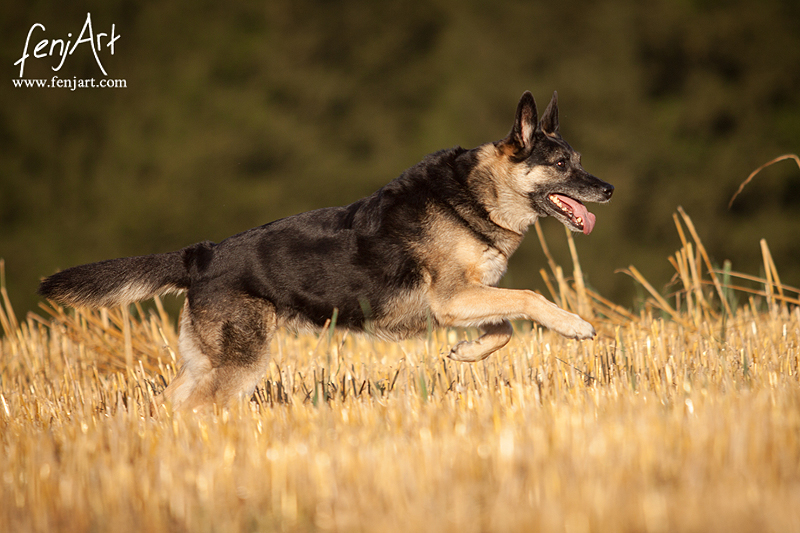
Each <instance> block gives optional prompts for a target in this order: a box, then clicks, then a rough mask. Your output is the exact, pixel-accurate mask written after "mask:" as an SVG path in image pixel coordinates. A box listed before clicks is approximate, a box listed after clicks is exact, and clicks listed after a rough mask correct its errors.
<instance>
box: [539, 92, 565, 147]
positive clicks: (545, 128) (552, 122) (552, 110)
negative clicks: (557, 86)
mask: <svg viewBox="0 0 800 533" xmlns="http://www.w3.org/2000/svg"><path fill="white" fill-rule="evenodd" d="M539 129H540V130H542V132H543V133H544V134H545V135H551V136H558V135H560V133H559V132H558V93H557V92H556V91H553V98H551V99H550V103H549V104H547V107H546V108H545V110H544V113H542V121H541V122H540V123H539Z"/></svg>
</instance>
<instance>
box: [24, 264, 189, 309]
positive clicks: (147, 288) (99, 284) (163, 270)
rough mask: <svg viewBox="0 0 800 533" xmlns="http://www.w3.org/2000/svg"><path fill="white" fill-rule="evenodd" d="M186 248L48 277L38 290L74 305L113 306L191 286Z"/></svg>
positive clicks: (90, 266)
mask: <svg viewBox="0 0 800 533" xmlns="http://www.w3.org/2000/svg"><path fill="white" fill-rule="evenodd" d="M189 284H190V276H189V272H188V270H187V268H186V253H185V250H179V251H177V252H169V253H165V254H155V255H144V256H138V257H123V258H121V259H109V260H107V261H100V262H99V263H90V264H88V265H80V266H76V267H72V268H68V269H66V270H62V271H61V272H58V273H56V274H53V275H52V276H50V277H48V278H45V279H44V280H43V281H42V283H41V285H39V290H38V293H39V294H40V295H41V296H44V297H45V298H48V299H50V300H55V301H57V302H60V303H63V304H65V305H70V306H73V307H91V308H97V307H114V306H117V305H126V304H130V303H133V302H138V301H140V300H146V299H148V298H152V297H153V296H157V295H160V294H166V293H169V292H173V293H174V292H181V291H184V290H186V289H188V288H189Z"/></svg>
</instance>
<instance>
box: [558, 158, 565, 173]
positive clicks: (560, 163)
mask: <svg viewBox="0 0 800 533" xmlns="http://www.w3.org/2000/svg"><path fill="white" fill-rule="evenodd" d="M556 166H557V167H558V169H559V170H564V169H565V168H567V160H566V159H559V160H558V162H557V163H556Z"/></svg>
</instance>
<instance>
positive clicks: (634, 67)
mask: <svg viewBox="0 0 800 533" xmlns="http://www.w3.org/2000/svg"><path fill="white" fill-rule="evenodd" d="M87 12H91V14H92V20H93V25H94V30H95V32H99V31H102V32H110V29H111V24H115V29H116V33H117V35H119V36H120V38H119V40H118V41H117V42H116V48H115V54H114V55H113V56H110V55H109V54H108V52H107V51H105V50H104V51H101V60H102V62H103V65H104V67H105V68H106V70H107V71H108V74H109V77H110V78H121V79H125V80H126V83H127V88H126V89H115V90H109V89H91V90H77V91H68V90H58V89H33V88H31V89H20V88H14V87H13V85H12V82H11V80H12V79H14V78H17V77H18V76H19V67H18V66H14V62H15V61H17V60H18V59H19V58H20V56H21V54H22V49H23V46H24V44H25V39H26V36H27V34H28V30H29V29H30V27H31V25H33V24H34V23H41V24H44V25H45V27H46V31H45V32H36V33H34V37H33V39H32V42H31V45H30V48H29V52H30V51H32V49H33V45H34V44H35V42H37V41H38V40H39V39H41V38H49V39H53V38H64V37H65V36H66V34H67V32H73V35H77V33H78V32H79V31H80V29H81V27H82V25H83V23H84V21H85V19H86V13H87ZM0 14H1V15H0V25H1V27H2V32H1V33H0V35H2V36H1V37H0V39H2V60H1V61H0V62H1V63H2V65H3V72H4V73H5V75H4V76H5V81H4V82H3V83H2V84H0V86H1V87H2V89H0V97H2V108H0V114H2V117H1V118H0V257H3V258H5V260H6V270H7V279H8V288H9V292H10V294H11V299H12V302H13V303H14V305H15V307H16V308H17V313H18V314H20V315H22V314H23V313H24V312H25V311H27V310H28V309H33V308H35V306H36V303H37V301H38V299H37V297H36V295H35V294H34V292H35V290H36V285H37V282H38V280H39V278H40V277H42V276H45V275H48V274H51V273H53V272H54V271H56V270H57V269H60V268H66V267H68V266H71V265H75V264H79V263H85V262H90V261H97V260H101V259H106V258H111V257H117V256H124V255H140V254H148V253H154V252H162V251H168V250H174V249H178V248H181V247H183V246H185V245H188V244H191V243H193V242H196V241H200V240H204V239H211V240H214V241H219V240H221V239H223V238H225V237H227V236H229V235H231V234H234V233H237V232H239V231H242V230H245V229H248V228H250V227H253V226H257V225H260V224H263V223H266V222H268V221H271V220H273V219H276V218H279V217H283V216H287V215H291V214H293V213H297V212H300V211H305V210H309V209H313V208H317V207H322V206H327V205H341V204H346V203H350V202H352V201H353V200H355V199H357V198H359V197H361V196H364V195H367V194H369V193H371V192H372V191H374V190H376V189H377V188H379V187H380V186H382V185H383V184H385V183H387V182H388V181H390V180H391V179H393V178H394V177H396V176H397V175H399V174H400V172H402V171H403V170H404V169H405V168H407V167H408V166H410V165H412V164H414V163H415V162H417V161H418V160H420V159H421V158H422V157H423V156H424V155H425V154H427V153H430V152H432V151H435V150H438V149H440V148H445V147H450V146H454V145H461V146H464V147H474V146H476V145H478V144H480V143H483V142H487V141H492V140H496V139H499V138H501V137H503V136H505V134H506V133H507V132H508V130H509V128H510V127H511V123H512V120H513V117H514V111H515V106H516V104H517V100H518V98H519V96H520V95H521V94H522V92H523V91H524V90H526V89H529V90H531V91H532V92H533V93H534V96H535V97H536V99H537V102H538V104H539V108H540V110H542V109H543V108H544V106H545V105H546V104H547V101H548V100H549V97H550V95H551V93H552V91H553V90H558V92H559V102H560V112H561V130H562V133H563V135H564V137H565V138H566V139H567V140H568V141H569V142H570V143H571V144H572V145H573V146H574V147H576V149H577V150H579V151H580V152H582V154H583V163H584V166H585V168H586V169H587V170H588V171H590V172H592V173H593V174H595V175H597V176H599V177H601V178H602V179H604V180H606V181H608V182H610V183H612V184H614V185H615V186H616V193H615V195H614V199H613V200H612V202H611V203H610V204H608V205H603V206H594V207H592V211H593V212H595V213H596V214H597V227H596V229H595V231H594V233H592V235H591V236H590V237H585V236H582V235H578V236H576V239H577V246H578V252H579V255H580V258H581V263H582V266H583V269H584V272H585V273H586V276H587V278H588V282H589V283H590V284H591V285H592V286H593V287H594V288H596V289H597V290H599V291H600V292H601V294H603V295H604V296H606V297H608V298H611V299H612V300H614V301H615V302H617V303H619V304H622V305H625V306H634V305H635V304H636V298H637V295H636V291H635V290H634V283H633V281H632V280H631V279H630V278H629V277H627V276H625V275H624V274H620V273H615V271H616V270H617V269H620V268H624V267H627V266H628V265H631V264H633V265H636V266H637V268H639V270H640V271H642V273H643V274H644V275H645V277H647V278H648V279H649V280H650V281H651V282H653V284H654V285H656V286H658V287H659V288H661V287H664V286H665V285H666V284H667V283H668V281H669V279H670V276H671V274H672V267H671V266H670V265H669V263H668V262H667V256H668V255H669V254H671V253H672V252H674V251H675V250H676V249H677V248H679V246H680V241H679V239H678V236H677V233H676V231H675V229H674V225H673V221H672V213H673V212H674V211H675V209H676V207H677V206H679V205H682V206H683V207H684V208H685V209H686V211H687V212H688V214H689V215H690V216H691V217H692V218H693V220H694V222H695V224H696V226H697V228H698V231H699V233H700V236H701V237H702V239H703V241H704V243H705V244H706V246H707V247H708V249H709V252H710V253H711V254H712V258H713V260H714V261H716V262H717V263H719V264H721V263H722V262H723V261H724V260H725V259H730V260H732V262H733V267H734V269H735V270H740V271H745V272H749V273H753V274H757V273H758V272H759V269H761V270H763V268H762V267H761V264H762V262H761V256H760V250H759V245H758V240H759V239H760V238H762V237H763V238H766V239H767V241H768V242H769V244H770V247H771V249H772V252H773V254H774V257H775V260H776V263H777V265H778V270H779V272H780V273H781V275H782V277H783V281H784V282H786V283H790V284H794V285H798V284H800V262H799V261H798V258H799V257H800V244H798V235H800V216H798V214H800V170H799V169H798V168H797V167H796V165H794V164H793V163H791V162H783V163H780V164H778V165H775V166H773V167H770V168H768V169H767V170H765V171H764V172H762V173H761V174H759V175H758V176H757V177H756V179H755V181H754V182H753V183H751V184H750V185H749V186H748V187H747V188H746V189H745V191H744V193H743V194H742V195H741V196H740V197H739V198H738V199H737V201H736V203H735V204H734V207H733V209H732V210H728V208H727V203H728V201H729V199H730V198H731V196H732V194H733V193H734V192H735V190H736V188H737V186H738V185H739V183H741V182H742V181H743V180H744V179H745V178H746V177H747V175H748V174H749V173H750V172H751V171H752V170H754V169H755V168H756V167H758V166H759V165H761V164H762V163H765V162H766V161H768V160H770V159H772V158H774V157H775V156H778V155H780V154H784V153H787V152H794V153H797V152H798V151H800V2H797V0H760V1H759V2H753V1H752V0H742V1H711V0H677V1H676V0H654V1H649V2H642V1H636V0H608V1H604V2H594V1H591V2H590V1H565V2H541V1H539V2H529V1H526V2H522V1H520V2H479V1H472V2H464V1H452V0H440V1H434V2H415V1H404V2H375V1H372V0H360V1H350V2H335V1H320V2H311V1H302V0H301V1H280V2H278V1H273V2H250V1H246V2H230V3H223V2H203V1H200V2H197V1H193V2H186V1H173V2H153V1H144V2H114V1H104V2H95V3H91V2H82V1H78V2H71V3H66V2H62V3H57V2H37V1H31V2H5V3H3V4H2V6H1V7H0ZM54 64H57V63H56V61H55V59H54V58H44V59H37V60H34V59H33V58H29V60H28V62H27V64H26V68H25V77H26V78H39V77H41V78H45V77H47V78H50V77H52V75H53V74H54V72H53V71H52V70H51V66H52V65H54ZM56 74H58V75H59V76H60V77H61V78H70V79H71V78H72V77H73V76H77V77H79V78H82V77H83V78H91V77H94V78H96V79H98V80H99V79H100V78H101V77H102V74H101V73H100V71H99V69H98V66H97V64H96V62H95V60H94V58H93V57H92V55H91V51H90V49H89V47H88V46H81V47H79V48H78V50H77V51H76V52H75V54H74V55H73V56H70V57H68V58H67V59H66V61H65V63H64V67H63V68H62V69H61V71H59V72H58V73H56ZM543 226H544V228H545V230H546V233H547V236H548V238H549V243H550V245H551V247H552V248H553V251H554V253H555V254H556V255H557V258H558V259H559V260H560V261H561V262H562V264H563V265H564V266H565V267H570V261H569V255H568V253H567V249H566V245H565V235H564V230H563V227H562V226H561V225H560V224H558V223H557V222H555V221H553V220H552V219H545V220H544V221H543ZM542 266H545V262H544V259H543V256H542V253H541V250H540V247H539V244H538V241H537V239H536V237H535V234H533V232H531V234H530V235H529V236H528V239H526V242H525V243H524V245H523V247H522V248H521V249H520V251H519V252H518V253H517V255H515V256H514V258H513V259H512V261H511V265H510V270H509V273H508V275H507V276H506V278H505V280H504V282H503V283H504V285H506V286H514V287H534V288H539V289H543V284H542V282H541V279H540V277H539V273H538V271H539V269H540V268H541V267H542Z"/></svg>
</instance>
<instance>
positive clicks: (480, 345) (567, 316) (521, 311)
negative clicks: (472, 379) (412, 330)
mask: <svg viewBox="0 0 800 533" xmlns="http://www.w3.org/2000/svg"><path fill="white" fill-rule="evenodd" d="M432 310H433V312H434V315H435V316H436V319H437V321H438V322H439V324H441V325H443V326H462V327H469V326H480V327H482V328H484V330H485V331H486V333H485V334H484V335H483V336H482V337H480V338H478V339H477V340H475V341H472V342H471V343H466V342H465V343H460V344H459V345H457V346H455V347H454V348H453V351H452V352H451V355H450V357H451V358H453V359H456V360H458V361H479V360H481V359H484V358H485V357H487V356H488V355H489V354H491V353H492V352H493V351H495V350H498V349H500V348H502V347H503V346H505V344H506V343H507V342H508V340H509V338H510V337H511V324H510V323H508V320H509V319H513V318H524V319H527V320H532V321H534V322H537V323H539V324H541V325H542V326H544V327H546V328H548V329H552V330H553V331H555V332H557V333H560V334H561V335H564V336H565V337H569V338H572V339H579V340H583V339H591V338H593V337H594V336H595V331H594V327H592V325H591V324H590V323H588V322H586V321H585V320H583V319H582V318H581V317H579V316H578V315H576V314H574V313H569V312H567V311H564V310H563V309H561V308H559V307H558V306H557V305H555V304H554V303H552V302H550V301H549V300H547V298H545V297H544V296H542V295H540V294H536V293H535V292H533V291H528V290H512V289H498V288H496V287H486V286H482V285H478V286H472V287H469V288H467V289H461V290H459V292H458V293H457V294H454V295H448V296H446V297H443V298H441V300H439V302H438V305H435V306H434V307H433V308H432Z"/></svg>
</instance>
